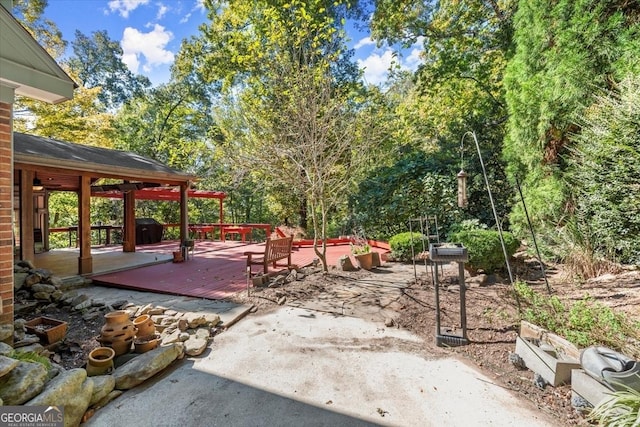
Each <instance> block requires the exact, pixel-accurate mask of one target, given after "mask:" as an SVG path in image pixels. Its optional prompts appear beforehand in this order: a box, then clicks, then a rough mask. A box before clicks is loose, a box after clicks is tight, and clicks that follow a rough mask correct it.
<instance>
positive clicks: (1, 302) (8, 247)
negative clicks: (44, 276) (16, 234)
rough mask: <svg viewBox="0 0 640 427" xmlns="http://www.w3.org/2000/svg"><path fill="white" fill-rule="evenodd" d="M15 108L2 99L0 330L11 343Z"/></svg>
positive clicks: (0, 106)
mask: <svg viewBox="0 0 640 427" xmlns="http://www.w3.org/2000/svg"><path fill="white" fill-rule="evenodd" d="M12 109H13V105H12V104H9V103H5V102H0V329H1V330H2V331H7V330H8V329H10V330H11V333H10V334H9V338H7V339H5V341H7V342H11V341H12V338H13V230H12V220H11V216H12V213H13V197H12V194H13V179H12V174H13V153H12V142H11V133H12V123H11V117H12ZM2 335H3V336H4V335H6V333H3V334H2Z"/></svg>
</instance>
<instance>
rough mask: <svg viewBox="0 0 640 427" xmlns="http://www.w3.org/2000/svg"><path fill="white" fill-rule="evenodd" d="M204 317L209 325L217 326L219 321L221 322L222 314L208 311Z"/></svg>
mask: <svg viewBox="0 0 640 427" xmlns="http://www.w3.org/2000/svg"><path fill="white" fill-rule="evenodd" d="M204 318H205V320H206V324H208V325H209V326H216V325H217V324H218V323H220V316H219V315H217V314H216V313H206V314H205V315H204Z"/></svg>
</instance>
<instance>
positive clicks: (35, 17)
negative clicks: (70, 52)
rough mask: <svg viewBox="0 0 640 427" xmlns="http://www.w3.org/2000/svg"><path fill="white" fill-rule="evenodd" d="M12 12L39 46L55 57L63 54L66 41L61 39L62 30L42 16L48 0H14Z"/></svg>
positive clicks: (57, 57)
mask: <svg viewBox="0 0 640 427" xmlns="http://www.w3.org/2000/svg"><path fill="white" fill-rule="evenodd" d="M13 3H14V5H13V10H12V11H11V12H12V14H13V15H14V16H15V17H16V18H17V19H18V21H20V22H21V23H22V25H23V26H24V27H25V28H26V29H27V31H29V32H30V33H31V35H32V36H33V37H34V38H35V39H36V40H37V41H38V44H39V45H40V46H43V47H44V48H45V50H46V51H47V52H48V53H49V55H51V56H52V57H53V58H55V59H59V58H61V57H62V55H64V52H65V49H66V48H67V42H66V41H64V40H63V39H62V32H61V31H60V29H59V28H58V26H57V25H56V24H55V22H53V21H51V20H50V19H46V18H43V14H44V11H45V9H46V8H47V6H48V4H49V2H48V0H14V2H13Z"/></svg>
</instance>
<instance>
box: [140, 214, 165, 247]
mask: <svg viewBox="0 0 640 427" xmlns="http://www.w3.org/2000/svg"><path fill="white" fill-rule="evenodd" d="M162 232H163V226H162V224H160V223H159V222H158V221H156V220H155V219H153V218H136V245H144V244H147V243H158V242H161V241H162Z"/></svg>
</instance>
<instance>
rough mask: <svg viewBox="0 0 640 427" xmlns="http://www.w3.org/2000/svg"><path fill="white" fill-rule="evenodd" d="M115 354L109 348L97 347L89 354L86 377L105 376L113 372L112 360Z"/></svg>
mask: <svg viewBox="0 0 640 427" xmlns="http://www.w3.org/2000/svg"><path fill="white" fill-rule="evenodd" d="M115 355H116V352H115V351H114V350H113V349H112V348H110V347H98V348H95V349H93V350H91V352H90V353H89V359H88V360H87V368H86V371H87V376H89V377H93V376H96V375H106V374H109V373H111V371H112V370H113V358H114V357H115Z"/></svg>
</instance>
